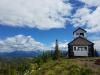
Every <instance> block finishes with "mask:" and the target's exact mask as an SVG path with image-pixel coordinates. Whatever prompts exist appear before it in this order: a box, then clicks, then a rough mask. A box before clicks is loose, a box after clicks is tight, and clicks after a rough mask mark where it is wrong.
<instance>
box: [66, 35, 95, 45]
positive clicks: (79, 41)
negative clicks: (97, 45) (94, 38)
mask: <svg viewBox="0 0 100 75" xmlns="http://www.w3.org/2000/svg"><path fill="white" fill-rule="evenodd" d="M92 44H93V45H94V43H92V42H91V41H89V40H87V39H86V38H83V37H78V38H75V39H74V40H73V41H71V42H70V43H69V44H68V45H75V46H81V45H82V46H88V45H92Z"/></svg>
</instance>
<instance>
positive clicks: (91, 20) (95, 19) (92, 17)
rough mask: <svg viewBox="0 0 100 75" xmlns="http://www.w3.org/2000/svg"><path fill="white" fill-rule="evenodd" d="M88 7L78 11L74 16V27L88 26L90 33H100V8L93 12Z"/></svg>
mask: <svg viewBox="0 0 100 75" xmlns="http://www.w3.org/2000/svg"><path fill="white" fill-rule="evenodd" d="M91 11H92V10H91V9H88V8H87V7H84V8H81V9H78V10H77V12H76V13H75V14H74V16H73V20H72V22H73V24H74V26H86V29H87V31H88V32H100V14H99V13H100V7H97V9H96V10H95V11H93V12H91Z"/></svg>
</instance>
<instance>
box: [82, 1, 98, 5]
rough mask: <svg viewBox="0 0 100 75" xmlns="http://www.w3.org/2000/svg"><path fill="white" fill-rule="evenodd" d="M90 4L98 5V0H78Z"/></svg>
mask: <svg viewBox="0 0 100 75" xmlns="http://www.w3.org/2000/svg"><path fill="white" fill-rule="evenodd" d="M80 1H82V2H84V3H86V4H88V5H90V6H100V0H80Z"/></svg>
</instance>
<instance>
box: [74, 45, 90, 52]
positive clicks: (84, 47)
mask: <svg viewBox="0 0 100 75" xmlns="http://www.w3.org/2000/svg"><path fill="white" fill-rule="evenodd" d="M73 48H74V51H87V50H88V48H87V46H75V47H73Z"/></svg>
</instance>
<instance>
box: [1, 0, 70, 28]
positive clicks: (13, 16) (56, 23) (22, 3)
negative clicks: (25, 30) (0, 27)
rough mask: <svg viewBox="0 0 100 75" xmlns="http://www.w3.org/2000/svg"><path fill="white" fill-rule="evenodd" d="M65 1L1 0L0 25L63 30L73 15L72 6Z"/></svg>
mask: <svg viewBox="0 0 100 75" xmlns="http://www.w3.org/2000/svg"><path fill="white" fill-rule="evenodd" d="M63 1H64V0H42V1H41V0H0V23H1V24H5V25H9V26H19V27H24V26H27V27H32V28H34V27H36V28H39V29H50V28H63V27H64V23H65V21H66V19H64V18H63V16H65V15H66V16H68V15H70V14H71V9H72V7H71V4H69V3H64V2H63Z"/></svg>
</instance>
